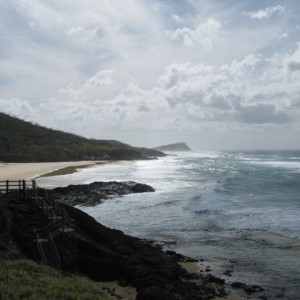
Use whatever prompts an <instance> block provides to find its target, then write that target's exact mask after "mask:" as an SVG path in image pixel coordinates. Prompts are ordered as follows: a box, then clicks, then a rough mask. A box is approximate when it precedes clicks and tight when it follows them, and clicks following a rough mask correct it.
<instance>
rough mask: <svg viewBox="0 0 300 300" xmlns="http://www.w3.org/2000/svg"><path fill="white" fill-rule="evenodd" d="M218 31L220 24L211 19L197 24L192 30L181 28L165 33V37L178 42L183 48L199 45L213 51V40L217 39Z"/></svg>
mask: <svg viewBox="0 0 300 300" xmlns="http://www.w3.org/2000/svg"><path fill="white" fill-rule="evenodd" d="M220 29H221V24H220V22H219V21H217V20H214V19H212V18H211V19H208V20H207V21H205V22H204V23H200V24H198V26H197V27H195V28H194V29H192V28H189V27H182V28H178V29H176V30H174V31H167V35H168V36H169V37H170V38H172V39H173V40H180V41H181V42H182V43H183V45H185V46H195V45H201V46H204V47H205V48H207V49H213V47H214V40H215V39H216V38H217V37H218V32H219V30H220Z"/></svg>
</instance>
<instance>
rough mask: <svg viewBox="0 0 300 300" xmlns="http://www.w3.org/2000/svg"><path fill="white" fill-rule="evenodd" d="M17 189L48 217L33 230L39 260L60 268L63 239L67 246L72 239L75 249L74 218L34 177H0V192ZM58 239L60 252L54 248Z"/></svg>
mask: <svg viewBox="0 0 300 300" xmlns="http://www.w3.org/2000/svg"><path fill="white" fill-rule="evenodd" d="M16 191H18V192H19V194H20V195H21V196H23V197H24V198H25V199H27V200H28V201H29V203H31V204H32V205H33V206H35V207H37V208H38V209H39V211H40V213H41V214H43V215H44V217H45V218H46V219H47V225H46V226H45V227H44V228H38V229H35V230H34V235H35V238H34V242H35V244H36V248H37V252H38V254H39V257H40V261H41V262H42V263H44V264H46V265H49V266H51V267H54V268H56V269H60V267H61V257H63V256H64V252H65V251H64V248H65V244H66V240H67V241H68V245H69V246H70V243H71V246H72V249H73V253H75V252H76V226H75V222H74V220H73V219H71V218H70V217H69V216H68V215H67V213H66V212H65V210H64V209H62V208H61V207H60V206H59V205H58V203H57V202H56V201H55V200H54V199H53V198H52V197H50V195H49V193H48V192H47V191H46V190H45V189H41V188H39V187H38V185H37V183H36V182H35V180H32V181H25V180H18V181H8V180H6V181H0V192H5V193H9V192H16ZM58 243H60V247H59V249H60V253H59V252H58V250H57V248H58V247H57V246H58Z"/></svg>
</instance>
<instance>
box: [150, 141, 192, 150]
mask: <svg viewBox="0 0 300 300" xmlns="http://www.w3.org/2000/svg"><path fill="white" fill-rule="evenodd" d="M152 149H153V150H156V151H192V150H191V148H190V147H189V146H188V145H187V144H186V143H183V142H181V143H175V144H169V145H163V146H159V147H155V148H152Z"/></svg>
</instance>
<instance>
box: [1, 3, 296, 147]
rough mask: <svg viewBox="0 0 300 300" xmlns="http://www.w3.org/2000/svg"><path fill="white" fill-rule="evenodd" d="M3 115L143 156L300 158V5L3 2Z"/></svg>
mask: <svg viewBox="0 0 300 300" xmlns="http://www.w3.org/2000/svg"><path fill="white" fill-rule="evenodd" d="M0 111H2V112H5V113H9V114H11V115H14V116H17V117H20V118H22V119H24V120H28V121H32V122H35V123H39V124H41V125H45V126H47V127H50V128H55V129H61V130H64V131H68V132H73V133H77V134H80V135H83V136H86V137H93V138H99V139H117V140H121V141H123V142H126V143H129V144H132V145H137V146H158V145H160V144H167V143H172V142H177V141H185V142H187V143H188V144H189V146H191V147H192V148H193V149H198V150H201V149H246V148H248V149H249V148H251V149H252V148H258V149H261V148H264V149H272V148H300V1H299V0H281V1H266V0H260V1H253V0H248V1H247V0H244V1H237V0H177V1H176V0H160V1H158V0H136V1H134V0H101V1H95V0H63V1H61V0H0Z"/></svg>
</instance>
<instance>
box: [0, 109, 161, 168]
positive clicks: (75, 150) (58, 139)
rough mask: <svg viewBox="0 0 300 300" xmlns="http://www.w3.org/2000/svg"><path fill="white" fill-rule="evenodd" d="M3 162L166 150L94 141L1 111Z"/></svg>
mask: <svg viewBox="0 0 300 300" xmlns="http://www.w3.org/2000/svg"><path fill="white" fill-rule="evenodd" d="M0 137H1V138H0V161H4V162H42V161H43V162H50V161H79V160H102V159H146V158H147V157H148V156H150V157H152V156H161V155H162V153H160V152H158V151H153V150H149V149H144V148H134V147H131V146H130V145H127V144H124V143H121V142H119V141H115V140H93V139H87V138H84V137H81V136H78V135H75V134H71V133H65V132H63V131H58V130H52V129H48V128H45V127H41V126H39V125H34V124H31V123H30V122H25V121H22V120H20V119H17V118H14V117H11V116H8V115H6V114H3V113H0Z"/></svg>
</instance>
